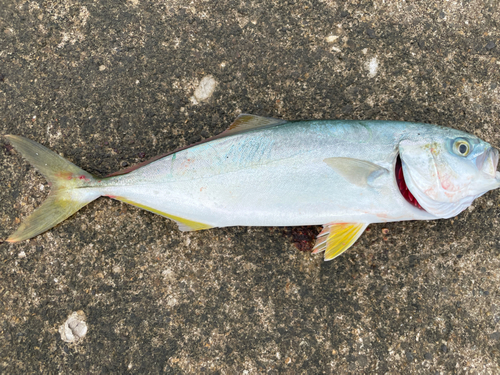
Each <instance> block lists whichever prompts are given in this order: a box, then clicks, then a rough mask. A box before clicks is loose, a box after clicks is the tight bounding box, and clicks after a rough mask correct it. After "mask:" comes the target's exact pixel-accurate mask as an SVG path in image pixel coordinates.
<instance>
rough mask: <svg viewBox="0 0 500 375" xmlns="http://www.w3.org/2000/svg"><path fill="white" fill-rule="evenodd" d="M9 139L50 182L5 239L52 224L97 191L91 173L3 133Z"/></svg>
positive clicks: (94, 196) (17, 238) (21, 236)
mask: <svg viewBox="0 0 500 375" xmlns="http://www.w3.org/2000/svg"><path fill="white" fill-rule="evenodd" d="M5 137H6V138H7V139H8V141H9V143H10V144H11V145H12V146H13V147H14V148H15V149H16V150H17V151H18V152H20V153H21V155H22V156H23V157H24V158H25V159H26V160H27V161H29V162H30V163H31V165H33V166H34V167H35V168H36V169H38V171H39V172H40V173H41V174H42V175H43V176H44V177H45V179H46V180H47V181H48V182H49V185H50V186H51V190H50V193H49V196H48V197H47V199H46V200H45V201H44V202H43V203H42V205H41V206H40V207H38V208H37V209H36V210H35V211H34V212H33V213H32V214H31V215H30V216H29V217H28V218H27V219H26V220H24V222H23V223H22V224H21V226H20V227H19V228H18V229H17V231H16V232H15V233H14V234H12V235H11V236H10V237H9V238H8V239H7V242H11V243H14V242H19V241H22V240H27V239H28V238H32V237H34V236H36V235H38V234H40V233H43V232H45V231H46V230H48V229H50V228H52V227H54V226H56V225H57V224H59V223H60V222H61V221H63V220H65V219H67V218H68V217H70V216H71V215H73V214H74V213H75V212H77V211H78V210H79V209H80V208H82V207H83V206H85V205H87V204H88V203H90V202H92V201H93V200H94V199H97V198H98V197H99V196H100V195H101V192H100V191H99V189H97V188H95V187H94V188H93V186H94V185H95V179H94V177H93V176H92V175H91V174H89V173H87V172H85V171H84V170H83V169H80V168H78V167H77V166H76V165H74V164H73V163H71V162H69V161H67V160H66V159H64V158H63V157H61V156H59V155H58V154H56V153H55V152H52V151H50V150H49V149H48V148H46V147H44V146H42V145H40V144H38V143H36V142H34V141H31V140H29V139H27V138H24V137H21V136H18V135H6V136H5Z"/></svg>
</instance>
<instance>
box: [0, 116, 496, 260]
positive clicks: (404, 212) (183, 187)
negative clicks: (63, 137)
mask: <svg viewBox="0 0 500 375" xmlns="http://www.w3.org/2000/svg"><path fill="white" fill-rule="evenodd" d="M6 137H7V139H8V140H9V142H10V143H11V144H12V146H14V148H15V149H16V150H17V151H19V152H20V153H21V154H22V155H23V156H24V157H25V158H26V159H27V160H28V161H29V162H30V163H31V164H32V165H33V166H34V167H36V168H37V169H38V170H39V171H40V172H41V173H42V174H43V175H44V176H45V178H46V179H47V180H48V181H49V183H50V184H51V192H50V194H49V196H48V198H47V200H46V201H45V202H44V203H43V204H42V205H41V206H40V207H39V208H38V209H36V210H35V211H34V213H33V214H32V215H31V216H29V217H28V218H27V219H26V220H25V221H24V223H23V224H21V226H20V227H19V229H18V230H17V231H16V232H15V233H14V234H13V235H11V236H10V237H9V238H8V239H7V241H9V242H18V241H21V240H25V239H28V238H31V237H33V236H36V235H38V234H40V233H42V232H44V231H46V230H48V229H50V228H52V227H53V226H55V225H56V224H58V223H60V222H61V221H63V220H64V219H66V218H68V217H69V216H71V215H72V214H73V213H75V212H76V211H78V210H79V209H80V208H82V207H83V206H85V205H86V204H88V203H89V202H91V201H93V200H94V199H96V198H98V197H100V196H107V197H110V198H113V199H117V200H119V201H122V202H126V203H129V204H132V205H134V206H137V207H141V208H143V209H145V210H148V211H151V212H154V213H157V214H160V215H163V216H165V217H167V218H169V219H171V220H174V221H175V222H177V224H178V226H179V229H180V230H182V231H190V230H200V229H208V228H214V227H227V226H236V225H242V226H299V225H323V231H322V232H321V233H320V234H319V235H318V238H317V240H316V244H315V247H314V252H321V251H325V259H326V260H330V259H333V258H335V257H336V256H338V255H340V254H341V253H342V252H344V251H345V250H347V249H348V248H349V247H350V246H351V245H352V244H353V243H354V242H355V241H356V240H357V239H358V238H359V236H360V235H361V234H362V233H363V231H364V230H365V228H366V227H367V226H368V225H369V224H370V223H381V222H389V221H403V220H433V219H441V218H450V217H453V216H455V215H457V214H459V213H460V212H461V211H463V210H464V209H466V208H467V207H468V206H470V204H471V203H472V201H473V200H474V199H476V198H477V197H479V196H481V195H483V194H484V193H486V192H487V191H489V190H492V189H496V188H498V187H499V186H500V172H497V164H498V151H497V150H496V149H495V148H493V147H491V145H490V144H488V143H486V142H484V141H482V140H481V139H479V138H477V137H475V136H473V135H470V134H468V133H465V132H462V131H459V130H454V129H450V128H445V127H439V126H434V125H428V124H418V123H410V122H395V121H337V120H336V121H333V120H321V121H319V120H318V121H317V120H313V121H284V120H279V119H272V118H265V117H259V116H253V115H247V114H242V115H240V116H239V117H238V118H237V119H236V120H235V122H234V123H233V124H232V125H231V126H230V127H229V129H228V130H226V131H225V132H223V133H222V134H220V135H218V136H215V137H213V138H211V139H208V140H205V141H203V142H200V143H198V144H195V145H192V146H190V147H186V148H183V149H179V150H176V151H174V152H171V153H169V154H166V155H161V156H159V157H157V158H155V159H153V160H150V161H148V162H145V163H143V164H141V165H139V166H136V167H132V168H129V169H127V170H124V171H121V172H118V173H115V174H114V175H110V176H108V177H106V178H98V177H94V176H92V175H90V174H89V173H87V172H85V171H83V170H82V169H80V168H78V167H77V166H75V165H74V164H72V163H70V162H68V161H67V160H65V159H64V158H62V157H61V156H59V155H57V154H56V153H54V152H52V151H50V150H48V149H47V148H45V147H43V146H41V145H39V144H38V143H36V142H33V141H31V140H28V139H26V138H23V137H20V136H14V135H8V136H6Z"/></svg>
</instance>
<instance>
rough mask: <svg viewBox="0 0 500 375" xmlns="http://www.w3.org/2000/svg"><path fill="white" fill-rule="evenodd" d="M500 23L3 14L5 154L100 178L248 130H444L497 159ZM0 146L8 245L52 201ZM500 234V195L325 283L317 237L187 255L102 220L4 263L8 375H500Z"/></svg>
mask: <svg viewBox="0 0 500 375" xmlns="http://www.w3.org/2000/svg"><path fill="white" fill-rule="evenodd" d="M496 7H497V5H496V2H495V1H480V0H469V1H430V0H428V1H420V2H418V3H415V4H413V5H412V4H411V3H410V2H404V1H387V0H386V1H383V0H372V1H365V0H347V1H333V0H324V1H316V2H313V1H297V0H289V1H274V0H270V1H235V0H221V1H216V0H213V1H202V0H194V1H191V2H189V3H188V2H185V1H180V0H170V1H164V0H152V1H141V0H129V1H116V0H109V1H75V0H62V1H13V0H4V1H3V2H2V6H1V7H0V108H1V110H0V134H21V135H24V136H27V137H29V138H31V139H33V140H36V141H38V142H40V143H42V144H44V145H46V146H48V147H50V148H52V149H53V150H56V151H57V152H59V153H61V154H62V155H64V156H65V157H67V158H68V159H69V160H71V161H73V162H74V163H75V164H77V165H79V166H81V167H82V168H84V169H86V170H87V171H89V172H91V173H95V174H100V175H105V174H108V173H111V172H114V171H116V170H119V169H121V168H124V167H126V166H129V165H133V164H135V163H139V162H141V161H144V160H146V159H148V158H150V157H153V156H155V155H157V154H160V153H165V152H168V151H171V150H173V149H175V148H177V147H179V146H184V145H187V144H190V143H193V142H195V141H198V140H200V139H204V138H207V137H210V136H213V135H216V134H218V133H220V132H222V131H223V130H224V129H225V128H226V127H227V126H228V125H229V124H230V123H231V121H232V120H233V119H234V118H235V117H236V116H237V115H238V114H239V113H241V112H246V113H253V114H258V115H266V116H274V117H280V118H286V119H292V120H296V119H311V118H314V119H328V118H344V119H388V120H406V121H419V122H429V123H435V124H440V125H444V126H451V127H454V128H458V129H462V130H466V131H468V132H471V133H474V134H476V135H477V136H480V137H481V138H483V139H485V140H487V141H488V142H490V143H491V144H493V145H495V146H497V147H498V146H500V133H499V131H498V129H499V126H500V124H499V114H498V113H499V103H500V87H499V81H500V71H499V70H500V59H499V57H500V56H499V52H500V44H499V43H500V33H499V30H498V27H499V23H500V13H499V12H498V10H497V8H496ZM0 146H2V147H1V150H0V181H1V184H2V188H1V189H0V223H1V225H0V239H5V238H6V237H7V236H8V234H10V233H12V232H13V231H14V230H15V228H16V227H17V226H18V225H19V222H20V220H21V219H22V218H23V217H25V216H26V215H28V214H29V213H30V212H32V210H33V209H34V208H35V207H36V206H38V205H39V204H40V202H42V200H43V198H44V197H45V196H46V194H47V191H48V190H49V187H48V185H47V184H46V183H45V181H44V179H43V178H42V177H41V176H40V175H39V174H37V173H36V172H35V170H34V169H33V168H31V167H30V166H29V165H28V164H27V163H26V162H25V161H23V160H22V159H21V158H20V156H19V155H18V154H16V153H15V152H14V151H13V150H12V149H11V148H10V147H9V146H8V145H7V143H6V141H5V139H2V140H0ZM499 217H500V208H499V193H498V192H490V193H488V194H486V195H485V196H484V197H482V198H480V199H478V200H477V201H476V202H475V203H474V205H473V206H472V207H471V208H470V209H468V210H466V211H465V212H464V213H462V214H461V215H459V216H458V217H457V218H455V219H451V220H442V221H433V222H402V223H390V224H387V225H371V226H370V227H369V229H370V230H369V232H367V233H365V234H364V235H363V236H362V237H361V239H360V240H359V241H358V243H357V244H356V245H355V246H354V247H353V248H351V249H350V250H349V251H348V252H347V253H345V254H344V255H343V256H341V257H339V258H337V259H336V260H334V261H332V262H328V263H326V262H323V261H322V257H321V256H319V255H318V256H316V255H311V254H310V253H308V252H301V251H299V250H298V249H297V246H295V244H294V242H295V243H296V244H297V245H304V243H305V242H307V240H308V239H309V238H310V237H311V236H313V235H314V234H315V233H317V228H302V229H300V230H294V231H292V229H291V228H246V227H237V228H225V229H212V230H207V231H202V232H192V233H181V232H179V231H178V230H177V228H176V226H175V224H173V223H172V222H171V221H169V220H167V219H164V218H162V217H160V216H157V215H154V214H151V213H148V212H145V211H142V210H140V209H136V208H134V207H132V206H128V205H126V204H122V203H119V202H116V201H112V200H110V199H104V198H102V199H99V200H97V201H95V202H93V203H91V204H90V205H89V206H87V207H85V208H84V209H82V210H81V211H80V212H78V213H77V214H76V215H74V216H73V217H71V218H70V219H68V220H66V221H65V222H64V223H63V224H61V225H59V226H57V227H56V228H54V229H52V230H50V231H49V232H47V233H45V234H43V235H40V236H38V237H36V238H34V239H32V240H29V241H25V242H22V243H20V244H15V245H11V244H8V243H3V244H0V372H1V373H5V374H32V373H62V374H66V373H83V374H104V373H126V372H130V373H151V374H156V373H210V374H212V373H220V374H233V373H249V374H253V373H307V374H309V373H310V374H316V373H334V374H339V373H361V372H363V373H377V374H383V373H391V374H397V373H403V372H404V373H425V374H427V373H431V374H432V373H436V374H437V373H481V374H484V373H491V374H494V373H499V372H500V352H499V350H500V325H499V322H500V299H499V297H500V296H499V290H498V288H499V286H500V272H499V271H498V268H499V266H500V241H499V236H498V232H499V229H500V223H499ZM301 241H302V242H301ZM299 247H300V246H299ZM76 312H79V313H78V314H76ZM73 313H75V314H73ZM71 314H73V317H72V319H74V320H73V321H71V322H67V327H66V331H67V330H68V329H69V331H68V332H67V334H65V335H64V337H65V338H66V340H69V341H72V340H76V339H77V338H78V335H81V336H83V337H81V338H80V339H79V340H76V341H73V342H65V341H63V340H62V338H61V337H62V336H61V333H60V332H59V331H60V327H61V326H64V323H65V321H66V319H68V317H69V316H70V315H71ZM75 319H76V320H75ZM83 321H85V323H83ZM68 327H69V328H68ZM85 327H86V328H85ZM85 330H86V332H85ZM62 331H65V328H64V327H63V328H62ZM66 331H65V332H66ZM75 335H76V336H75Z"/></svg>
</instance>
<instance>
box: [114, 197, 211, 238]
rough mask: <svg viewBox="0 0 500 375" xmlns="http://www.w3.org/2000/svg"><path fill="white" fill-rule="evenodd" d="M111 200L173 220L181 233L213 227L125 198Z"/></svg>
mask: <svg viewBox="0 0 500 375" xmlns="http://www.w3.org/2000/svg"><path fill="white" fill-rule="evenodd" d="M113 199H116V200H119V201H122V202H125V203H128V204H131V205H132V206H136V207H139V208H142V209H143V210H146V211H149V212H152V213H154V214H158V215H161V216H164V217H166V218H169V219H170V220H173V221H175V222H176V223H177V226H178V227H179V230H180V231H182V232H188V231H195V230H203V229H210V228H213V226H212V225H210V224H205V223H200V222H197V221H193V220H189V219H185V218H182V217H179V216H175V215H171V214H169V213H166V212H163V211H160V210H157V209H156V208H152V207H148V206H145V205H143V204H140V203H137V202H133V201H131V200H129V199H127V198H124V197H116V196H113Z"/></svg>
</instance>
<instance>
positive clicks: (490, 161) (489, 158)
mask: <svg viewBox="0 0 500 375" xmlns="http://www.w3.org/2000/svg"><path fill="white" fill-rule="evenodd" d="M476 166H477V169H479V170H480V171H481V172H484V173H486V174H488V175H490V176H492V177H495V175H496V171H497V167H498V150H497V149H496V148H494V147H489V148H488V149H487V150H486V151H485V152H483V153H482V154H481V155H479V156H478V157H477V158H476Z"/></svg>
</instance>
